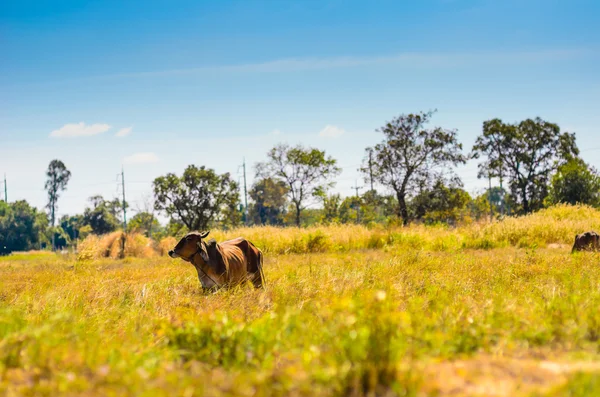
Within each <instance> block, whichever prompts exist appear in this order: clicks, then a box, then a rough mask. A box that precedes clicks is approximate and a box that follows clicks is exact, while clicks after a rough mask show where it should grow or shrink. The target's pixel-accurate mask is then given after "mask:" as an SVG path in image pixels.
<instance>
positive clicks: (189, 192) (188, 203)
mask: <svg viewBox="0 0 600 397" xmlns="http://www.w3.org/2000/svg"><path fill="white" fill-rule="evenodd" d="M153 187H154V197H155V200H156V201H155V203H154V206H155V209H156V210H157V211H164V212H165V213H166V214H167V215H169V216H170V217H172V218H174V219H175V220H176V221H177V222H180V223H183V224H184V225H185V226H187V228H188V229H189V230H203V229H208V228H209V226H211V225H214V224H220V225H222V226H225V227H228V226H233V225H236V224H239V222H240V220H241V215H240V212H239V209H238V205H239V193H238V184H237V183H236V182H235V181H233V180H232V179H231V177H230V176H229V173H225V174H222V175H218V174H217V173H215V171H214V170H212V169H207V168H205V167H204V166H202V167H199V168H198V167H196V166H195V165H190V166H188V167H187V168H186V169H185V171H184V173H183V175H182V176H181V178H179V177H178V176H177V175H175V174H172V173H169V174H167V175H165V176H161V177H158V178H156V179H155V180H154V182H153Z"/></svg>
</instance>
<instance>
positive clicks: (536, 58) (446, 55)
mask: <svg viewBox="0 0 600 397" xmlns="http://www.w3.org/2000/svg"><path fill="white" fill-rule="evenodd" d="M591 53H593V52H592V51H590V50H587V49H554V50H534V51H496V52H490V51H483V52H439V53H426V52H407V53H402V54H396V55H391V56H368V57H354V56H347V57H329V58H286V59H277V60H272V61H265V62H258V63H247V64H239V65H221V66H202V67H197V68H188V69H171V70H162V71H149V72H135V73H126V74H118V75H111V76H101V77H113V78H117V77H153V76H169V75H185V74H201V73H208V72H212V73H215V72H221V73H227V72H240V73H276V72H298V71H310V70H324V69H340V68H352V67H359V66H373V65H397V66H406V67H411V68H421V67H436V68H437V67H442V68H443V67H455V66H463V65H487V64H499V63H500V64H514V63H522V62H544V61H559V60H567V59H574V58H579V57H582V56H585V55H589V54H591Z"/></svg>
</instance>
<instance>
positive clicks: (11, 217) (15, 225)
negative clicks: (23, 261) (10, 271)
mask: <svg viewBox="0 0 600 397" xmlns="http://www.w3.org/2000/svg"><path fill="white" fill-rule="evenodd" d="M47 225H48V218H47V217H46V214H44V213H40V212H38V211H37V210H36V209H35V208H33V207H31V206H30V205H29V204H28V203H27V202H26V201H24V200H21V201H16V202H14V203H5V202H4V201H0V254H2V255H6V254H10V253H11V252H13V251H26V250H31V249H36V248H39V243H40V238H41V237H42V233H43V232H44V230H45V228H46V227H47Z"/></svg>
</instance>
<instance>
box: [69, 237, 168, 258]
mask: <svg viewBox="0 0 600 397" xmlns="http://www.w3.org/2000/svg"><path fill="white" fill-rule="evenodd" d="M122 238H123V232H121V231H117V232H113V233H109V234H105V235H103V236H96V235H89V236H87V237H86V238H85V239H84V240H83V241H82V242H80V243H79V245H78V246H77V259H78V260H91V259H100V258H112V259H118V258H121V257H123V256H125V257H128V256H129V257H136V258H152V257H155V256H158V255H160V253H161V251H160V249H159V244H157V243H156V242H155V241H153V240H152V239H149V238H148V237H146V236H144V235H143V234H140V233H127V234H125V250H124V251H123V242H122Z"/></svg>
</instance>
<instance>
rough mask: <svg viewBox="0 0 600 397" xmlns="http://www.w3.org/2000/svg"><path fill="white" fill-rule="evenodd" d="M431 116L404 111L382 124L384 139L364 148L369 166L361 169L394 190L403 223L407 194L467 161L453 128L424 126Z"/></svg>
mask: <svg viewBox="0 0 600 397" xmlns="http://www.w3.org/2000/svg"><path fill="white" fill-rule="evenodd" d="M432 116H433V112H427V113H425V112H421V113H417V114H403V115H400V116H398V117H396V118H394V119H392V121H390V122H388V123H387V124H385V125H384V126H383V127H381V128H380V129H379V130H378V131H379V132H381V133H383V135H384V140H383V141H382V142H381V143H379V144H377V145H375V147H373V148H367V149H366V150H367V158H369V160H370V161H371V163H370V164H369V165H370V166H369V165H365V166H363V167H362V168H361V171H362V172H363V173H364V174H365V176H366V177H367V178H368V179H370V178H371V177H372V178H373V179H374V180H375V181H377V182H378V183H380V184H381V185H383V186H385V187H387V188H390V189H392V190H393V191H394V192H395V194H396V198H397V200H398V208H397V214H398V216H399V217H400V218H402V221H403V223H404V224H407V223H408V221H409V219H410V218H409V211H408V205H407V201H408V198H409V193H410V192H412V191H416V190H417V187H418V186H422V185H423V184H425V183H426V181H431V180H433V179H435V178H437V177H439V176H440V175H441V174H442V173H443V172H444V171H447V170H448V168H449V167H450V166H456V165H458V164H463V163H465V162H466V158H465V156H464V155H463V154H462V145H461V144H460V143H459V142H458V140H457V133H456V131H455V130H447V129H444V128H441V127H433V128H426V125H427V124H428V123H429V121H430V120H431V117H432ZM369 154H370V155H371V157H369Z"/></svg>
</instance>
